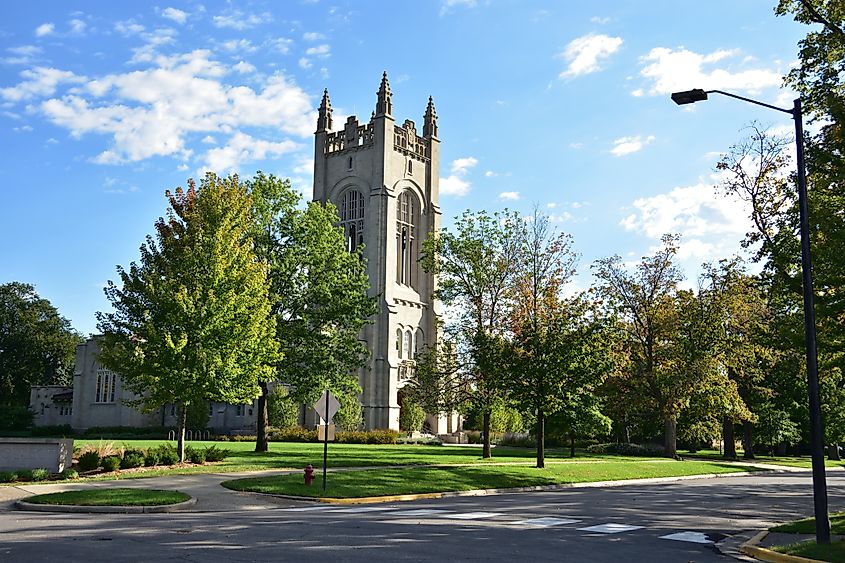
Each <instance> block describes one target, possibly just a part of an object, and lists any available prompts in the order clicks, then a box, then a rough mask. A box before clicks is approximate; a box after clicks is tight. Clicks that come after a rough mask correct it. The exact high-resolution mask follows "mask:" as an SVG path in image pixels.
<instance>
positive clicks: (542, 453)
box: [537, 409, 546, 469]
mask: <svg viewBox="0 0 845 563" xmlns="http://www.w3.org/2000/svg"><path fill="white" fill-rule="evenodd" d="M545 442H546V417H545V415H544V414H543V410H542V409H537V469H543V468H544V467H546V443H545Z"/></svg>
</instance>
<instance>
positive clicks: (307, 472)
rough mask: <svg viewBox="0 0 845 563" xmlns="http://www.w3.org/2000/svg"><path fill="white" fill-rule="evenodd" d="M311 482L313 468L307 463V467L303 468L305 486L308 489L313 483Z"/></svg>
mask: <svg viewBox="0 0 845 563" xmlns="http://www.w3.org/2000/svg"><path fill="white" fill-rule="evenodd" d="M313 482H314V466H312V465H311V464H310V463H309V464H308V467H306V468H305V484H306V485H308V486H309V487H310V486H311V483H313Z"/></svg>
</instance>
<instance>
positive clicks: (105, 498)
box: [25, 488, 191, 506]
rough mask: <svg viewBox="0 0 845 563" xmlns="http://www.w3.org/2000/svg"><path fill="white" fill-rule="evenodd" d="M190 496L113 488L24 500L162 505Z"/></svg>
mask: <svg viewBox="0 0 845 563" xmlns="http://www.w3.org/2000/svg"><path fill="white" fill-rule="evenodd" d="M190 498H191V496H190V495H186V494H185V493H182V492H179V491H161V490H156V489H128V488H115V489H88V490H83V491H65V492H62V493H48V494H44V495H35V496H32V497H29V498H27V499H25V500H26V502H31V503H33V504H54V505H57V504H58V505H75V506H162V505H165V504H176V503H178V502H184V501H186V500H189V499H190Z"/></svg>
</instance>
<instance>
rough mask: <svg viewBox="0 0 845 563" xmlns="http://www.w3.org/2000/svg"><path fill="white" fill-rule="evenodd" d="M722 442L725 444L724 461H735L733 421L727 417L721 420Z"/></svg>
mask: <svg viewBox="0 0 845 563" xmlns="http://www.w3.org/2000/svg"><path fill="white" fill-rule="evenodd" d="M722 441H723V442H724V443H725V453H724V454H723V457H725V459H736V438H735V437H734V421H733V420H731V419H730V418H729V417H727V416H726V417H725V418H723V419H722Z"/></svg>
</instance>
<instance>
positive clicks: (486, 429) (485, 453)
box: [481, 408, 493, 459]
mask: <svg viewBox="0 0 845 563" xmlns="http://www.w3.org/2000/svg"><path fill="white" fill-rule="evenodd" d="M481 427H482V428H483V430H482V432H483V434H484V439H483V440H482V443H483V444H484V447H483V449H482V453H481V457H483V458H484V459H488V458H491V457H493V452H492V451H491V450H490V409H489V408H488V409H486V410H485V411H484V414H483V415H482V423H481Z"/></svg>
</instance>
